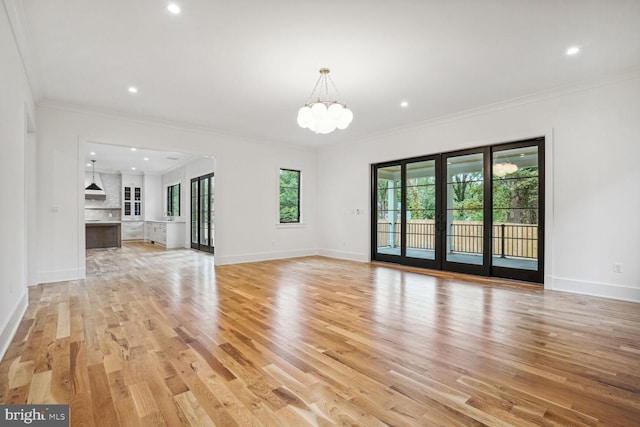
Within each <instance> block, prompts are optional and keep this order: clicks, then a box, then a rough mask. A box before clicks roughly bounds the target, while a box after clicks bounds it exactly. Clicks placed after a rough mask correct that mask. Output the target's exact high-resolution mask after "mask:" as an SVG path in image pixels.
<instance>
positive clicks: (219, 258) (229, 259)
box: [215, 249, 318, 265]
mask: <svg viewBox="0 0 640 427" xmlns="http://www.w3.org/2000/svg"><path fill="white" fill-rule="evenodd" d="M317 254H318V251H317V250H315V249H302V250H296V251H281V252H259V253H254V254H244V255H230V256H224V255H216V256H215V261H216V265H225V264H242V263H245V262H259V261H270V260H274V259H284V258H300V257H303V256H313V255H317Z"/></svg>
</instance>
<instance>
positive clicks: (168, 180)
mask: <svg viewBox="0 0 640 427" xmlns="http://www.w3.org/2000/svg"><path fill="white" fill-rule="evenodd" d="M215 165H216V161H215V158H212V157H211V156H203V157H200V158H197V159H195V160H193V161H191V162H189V163H187V164H186V165H183V166H180V167H178V168H175V169H173V170H170V171H167V172H165V173H164V174H162V177H161V182H162V184H161V190H160V199H161V200H162V209H161V212H160V215H162V213H163V212H164V211H166V206H167V187H169V186H170V185H175V184H180V216H177V217H175V218H174V220H175V221H184V222H185V224H184V230H185V231H184V236H185V237H184V247H185V248H189V247H191V179H192V178H197V177H200V176H204V175H209V174H211V173H214V172H215ZM214 195H215V184H214ZM214 209H215V206H214ZM214 221H215V219H214ZM214 224H215V223H214ZM214 233H215V225H214ZM213 237H214V240H215V234H214V236H213Z"/></svg>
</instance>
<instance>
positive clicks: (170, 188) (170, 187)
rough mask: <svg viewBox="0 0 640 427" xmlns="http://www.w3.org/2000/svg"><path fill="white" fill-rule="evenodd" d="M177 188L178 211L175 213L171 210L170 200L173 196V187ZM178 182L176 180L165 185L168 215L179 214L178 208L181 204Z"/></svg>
mask: <svg viewBox="0 0 640 427" xmlns="http://www.w3.org/2000/svg"><path fill="white" fill-rule="evenodd" d="M176 186H177V188H178V213H177V215H176V213H175V212H174V211H173V205H172V201H173V196H174V194H173V193H174V191H175V190H174V189H175V188H176ZM180 187H181V185H180V182H177V183H175V184H171V185H167V205H166V208H167V213H169V214H170V216H172V217H175V216H180V210H181V209H180V208H181V205H182V194H181V193H182V189H181V188H180Z"/></svg>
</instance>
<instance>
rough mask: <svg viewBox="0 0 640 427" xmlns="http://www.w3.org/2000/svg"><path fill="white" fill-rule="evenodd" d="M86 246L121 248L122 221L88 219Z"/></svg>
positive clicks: (86, 223)
mask: <svg viewBox="0 0 640 427" xmlns="http://www.w3.org/2000/svg"><path fill="white" fill-rule="evenodd" d="M85 242H86V244H85V247H86V248H87V249H96V248H119V247H120V246H121V245H122V243H121V234H120V221H86V222H85Z"/></svg>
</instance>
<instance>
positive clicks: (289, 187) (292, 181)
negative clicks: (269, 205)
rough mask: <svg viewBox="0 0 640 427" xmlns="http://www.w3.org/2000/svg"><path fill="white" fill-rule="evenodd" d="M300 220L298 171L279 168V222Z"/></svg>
mask: <svg viewBox="0 0 640 427" xmlns="http://www.w3.org/2000/svg"><path fill="white" fill-rule="evenodd" d="M295 222H300V171H297V170H292V169H280V223H283V224H286V223H295Z"/></svg>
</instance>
